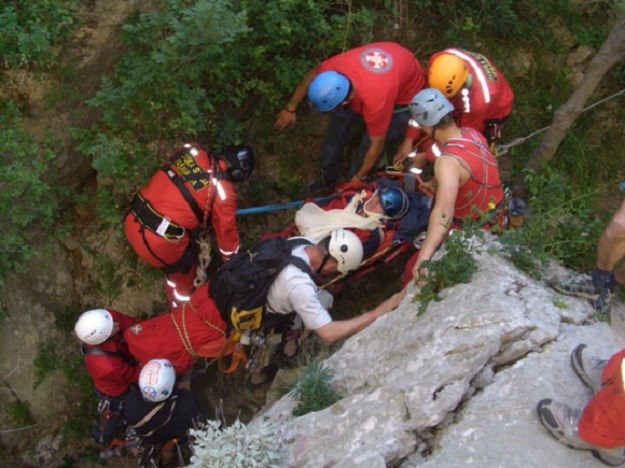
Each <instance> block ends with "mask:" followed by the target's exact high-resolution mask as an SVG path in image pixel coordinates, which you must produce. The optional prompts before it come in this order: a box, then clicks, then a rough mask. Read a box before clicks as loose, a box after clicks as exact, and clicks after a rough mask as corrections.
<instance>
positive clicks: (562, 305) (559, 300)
mask: <svg viewBox="0 0 625 468" xmlns="http://www.w3.org/2000/svg"><path fill="white" fill-rule="evenodd" d="M552 302H553V305H554V306H556V307H557V308H558V309H568V308H569V303H568V302H567V301H566V299H565V298H563V297H561V296H555V297H554V298H553V300H552Z"/></svg>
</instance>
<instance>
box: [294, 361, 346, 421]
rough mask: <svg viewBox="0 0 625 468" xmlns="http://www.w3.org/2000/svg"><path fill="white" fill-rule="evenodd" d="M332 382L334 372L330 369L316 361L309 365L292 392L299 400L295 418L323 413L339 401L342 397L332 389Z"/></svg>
mask: <svg viewBox="0 0 625 468" xmlns="http://www.w3.org/2000/svg"><path fill="white" fill-rule="evenodd" d="M331 382H332V372H331V371H330V370H329V369H327V368H325V367H324V366H323V365H322V364H320V363H318V362H314V361H313V362H311V363H309V364H307V365H306V366H305V367H304V369H303V371H302V375H301V376H300V377H299V378H298V379H297V380H296V381H295V383H294V384H293V389H292V390H291V392H292V395H293V398H295V399H296V400H297V406H296V407H295V409H294V410H293V416H303V415H305V414H308V413H312V412H314V411H321V410H322V409H325V408H327V407H329V406H332V405H333V404H334V403H336V402H337V401H339V400H340V399H341V398H342V396H341V395H339V394H338V393H337V392H336V390H334V389H333V388H332V383H331Z"/></svg>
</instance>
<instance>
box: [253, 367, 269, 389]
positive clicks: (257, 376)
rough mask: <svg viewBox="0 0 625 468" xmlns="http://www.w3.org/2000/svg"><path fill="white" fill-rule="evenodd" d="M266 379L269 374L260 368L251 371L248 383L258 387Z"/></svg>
mask: <svg viewBox="0 0 625 468" xmlns="http://www.w3.org/2000/svg"><path fill="white" fill-rule="evenodd" d="M268 381H269V376H268V375H267V372H265V369H260V370H259V371H257V372H252V373H251V374H250V380H249V383H250V385H251V386H252V387H260V386H262V385H265V384H266V383H267V382H268Z"/></svg>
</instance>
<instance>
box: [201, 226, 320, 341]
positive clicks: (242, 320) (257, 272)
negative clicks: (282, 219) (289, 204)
mask: <svg viewBox="0 0 625 468" xmlns="http://www.w3.org/2000/svg"><path fill="white" fill-rule="evenodd" d="M309 244H311V242H310V241H308V240H307V239H305V238H301V237H300V238H292V239H288V240H287V239H284V238H282V237H271V238H268V239H265V240H263V241H261V242H259V243H258V244H256V245H255V246H254V247H252V248H251V249H249V250H246V251H241V252H239V253H237V254H236V255H235V256H234V257H233V258H231V259H230V260H229V261H227V262H226V263H224V264H223V265H222V266H221V267H219V269H218V270H217V273H216V274H215V276H214V277H213V278H212V279H211V281H210V290H209V293H210V297H211V298H212V299H213V301H215V305H216V306H217V308H218V309H219V313H220V315H221V318H222V319H223V320H224V322H226V324H228V330H229V331H233V332H238V334H243V333H245V332H247V331H253V330H258V329H259V328H261V325H262V320H263V313H264V311H265V304H266V302H267V293H268V292H269V288H270V287H271V285H272V284H273V282H274V280H275V278H276V276H277V275H278V274H279V273H280V272H281V271H282V270H283V269H284V268H285V267H286V266H287V265H294V266H296V267H297V268H299V269H300V270H302V271H303V272H305V273H308V274H309V275H311V276H312V274H313V273H312V271H311V269H310V267H309V266H308V265H307V264H306V262H305V261H304V260H302V259H301V258H298V257H294V256H293V255H291V251H292V249H293V248H295V247H297V246H299V245H309ZM231 335H232V334H231Z"/></svg>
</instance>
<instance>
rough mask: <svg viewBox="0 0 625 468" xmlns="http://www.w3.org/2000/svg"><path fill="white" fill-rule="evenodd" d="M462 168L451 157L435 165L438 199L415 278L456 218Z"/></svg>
mask: <svg viewBox="0 0 625 468" xmlns="http://www.w3.org/2000/svg"><path fill="white" fill-rule="evenodd" d="M460 171H461V166H460V163H458V161H456V160H455V159H453V158H449V157H440V158H438V159H437V160H436V162H435V163H434V174H435V176H436V197H435V199H434V200H435V201H434V208H432V212H431V213H430V220H429V222H428V230H427V233H426V236H425V240H424V241H423V244H422V245H421V252H420V253H419V258H418V259H417V262H416V263H415V266H414V268H413V274H414V277H415V278H418V276H419V275H418V272H419V267H420V265H421V263H423V262H424V261H426V260H430V259H431V258H432V255H434V252H436V249H437V248H438V246H439V245H441V244H442V243H443V240H444V239H445V236H446V235H447V231H448V230H449V226H450V225H451V221H452V219H453V217H454V207H455V204H456V196H457V195H458V188H459V187H460Z"/></svg>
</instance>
